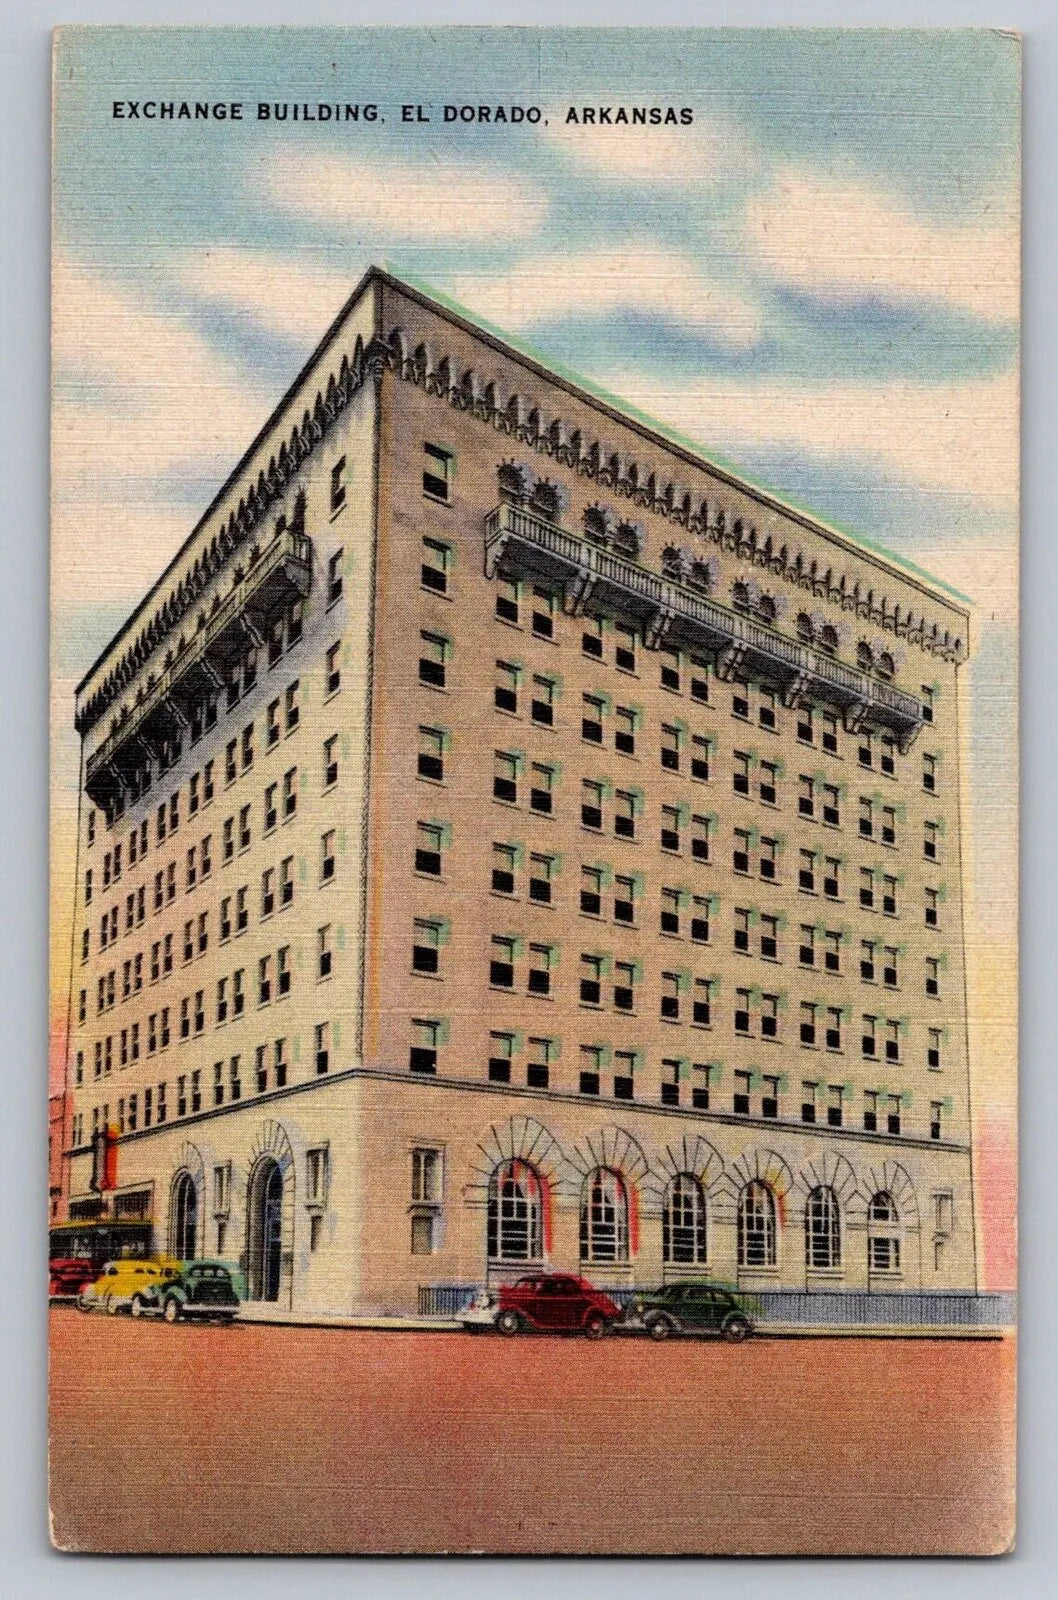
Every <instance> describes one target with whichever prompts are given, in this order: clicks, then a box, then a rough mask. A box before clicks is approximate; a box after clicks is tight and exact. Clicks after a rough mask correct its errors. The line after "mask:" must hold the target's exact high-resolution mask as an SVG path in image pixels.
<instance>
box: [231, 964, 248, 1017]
mask: <svg viewBox="0 0 1058 1600" xmlns="http://www.w3.org/2000/svg"><path fill="white" fill-rule="evenodd" d="M244 979H245V971H244V969H243V968H242V967H240V968H239V970H238V971H237V972H234V973H232V979H231V1014H232V1016H233V1017H241V1016H242V1014H243V1012H244V1011H245V1009H246V995H245V993H244V990H243V982H244Z"/></svg>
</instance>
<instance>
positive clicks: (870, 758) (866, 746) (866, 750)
mask: <svg viewBox="0 0 1058 1600" xmlns="http://www.w3.org/2000/svg"><path fill="white" fill-rule="evenodd" d="M857 760H858V761H859V763H860V766H861V767H873V766H874V741H873V739H872V737H871V734H870V733H869V732H868V731H866V730H864V731H862V732H861V733H860V742H859V749H858V751H857Z"/></svg>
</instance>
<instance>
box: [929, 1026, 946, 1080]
mask: <svg viewBox="0 0 1058 1600" xmlns="http://www.w3.org/2000/svg"><path fill="white" fill-rule="evenodd" d="M943 1039H944V1031H943V1029H942V1028H930V1029H929V1048H928V1049H927V1051H926V1065H927V1067H929V1068H930V1070H931V1071H933V1072H936V1071H937V1070H938V1069H939V1068H940V1050H941V1044H942V1043H943Z"/></svg>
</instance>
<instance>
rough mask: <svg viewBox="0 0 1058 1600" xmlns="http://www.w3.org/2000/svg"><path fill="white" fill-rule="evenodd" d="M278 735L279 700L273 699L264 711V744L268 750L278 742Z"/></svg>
mask: <svg viewBox="0 0 1058 1600" xmlns="http://www.w3.org/2000/svg"><path fill="white" fill-rule="evenodd" d="M279 735H280V727H279V701H278V700H273V701H272V703H271V704H270V705H269V707H268V710H267V711H266V713H265V744H266V745H267V747H268V749H269V750H271V748H272V746H273V745H274V744H278V743H279Z"/></svg>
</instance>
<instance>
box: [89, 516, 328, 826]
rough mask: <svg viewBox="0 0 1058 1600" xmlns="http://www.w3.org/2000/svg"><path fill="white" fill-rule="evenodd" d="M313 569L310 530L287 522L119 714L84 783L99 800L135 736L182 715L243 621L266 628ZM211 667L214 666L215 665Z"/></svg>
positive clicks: (302, 591)
mask: <svg viewBox="0 0 1058 1600" xmlns="http://www.w3.org/2000/svg"><path fill="white" fill-rule="evenodd" d="M311 575H312V540H311V539H310V538H309V537H308V535H307V534H304V533H297V532H295V531H294V529H292V528H286V529H284V530H283V532H282V533H281V534H279V536H278V537H277V538H276V539H274V540H273V541H272V543H271V544H270V545H269V546H268V547H267V549H265V550H263V551H262V552H261V554H260V555H259V556H258V558H257V560H256V561H254V562H253V564H252V565H249V566H248V569H247V571H246V573H245V575H244V576H243V577H242V578H241V579H240V580H239V582H238V583H236V584H235V586H234V587H233V588H232V590H231V592H230V593H229V594H228V595H226V596H225V598H224V600H222V601H221V603H220V605H219V606H218V607H217V608H216V610H215V611H213V612H212V613H210V614H209V615H208V616H207V618H206V621H205V622H204V623H203V624H202V625H201V626H200V627H199V629H198V631H197V633H196V634H195V635H194V637H193V638H192V639H191V640H189V641H188V643H186V644H185V646H184V648H183V650H181V651H180V652H179V653H178V654H177V655H176V656H175V657H174V658H173V660H172V661H171V662H170V663H169V665H168V666H167V667H166V668H165V669H164V671H163V672H162V673H161V675H160V676H159V677H157V678H156V679H155V680H154V682H153V683H151V684H150V685H149V687H147V688H141V689H140V690H139V691H137V694H136V698H135V701H134V703H133V705H132V706H131V707H128V708H127V709H126V710H125V711H124V712H122V713H121V714H119V716H118V717H117V718H116V719H115V721H114V723H113V724H112V725H111V729H110V732H109V733H108V734H107V736H106V738H105V739H104V740H103V741H102V743H101V744H100V745H99V746H98V748H97V749H95V750H94V751H93V752H92V754H91V755H90V756H89V757H88V760H87V762H86V766H85V789H86V790H87V792H88V794H89V795H90V796H91V797H92V799H93V800H95V801H96V802H97V803H98V804H102V805H105V804H106V803H107V801H108V799H109V798H111V797H112V796H113V794H114V792H115V791H116V790H117V789H119V788H120V787H121V785H122V782H123V771H122V769H123V768H124V767H125V766H127V765H131V766H135V765H137V764H138V758H137V760H134V761H132V762H131V763H130V762H128V760H127V756H128V753H129V752H130V751H133V750H135V749H136V748H137V746H136V741H140V740H147V741H148V742H150V740H151V739H152V737H154V736H156V735H157V733H158V732H160V731H167V730H160V729H159V728H158V727H157V724H158V723H159V722H160V721H161V722H164V723H166V724H167V726H171V724H172V722H173V721H174V720H179V719H178V718H177V717H176V713H175V711H174V709H173V706H174V702H177V701H179V699H180V698H181V692H182V691H184V692H185V693H186V690H187V688H188V687H189V685H190V684H192V683H195V682H197V680H198V678H202V679H203V681H204V682H211V681H214V680H215V674H216V671H217V670H218V668H219V667H222V666H223V665H224V664H225V663H226V662H227V660H228V659H229V658H230V657H231V655H232V654H233V649H234V647H235V645H236V642H238V644H239V645H240V647H241V645H242V643H244V642H245V639H246V637H247V635H246V630H245V628H244V627H243V621H244V619H245V621H246V622H247V623H249V624H250V626H251V627H254V628H257V629H261V628H263V627H264V626H265V625H266V624H267V621H268V619H269V617H271V616H273V615H274V614H275V612H276V610H277V609H278V607H279V606H281V605H282V604H284V603H285V602H286V601H287V600H289V599H290V598H292V597H294V596H302V597H303V596H305V595H306V594H308V592H309V584H310V581H311ZM211 668H212V670H211Z"/></svg>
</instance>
